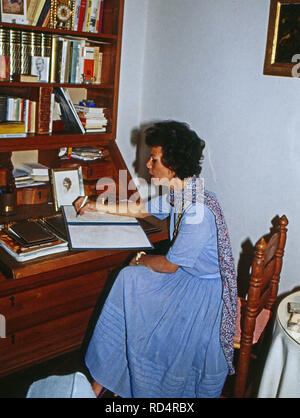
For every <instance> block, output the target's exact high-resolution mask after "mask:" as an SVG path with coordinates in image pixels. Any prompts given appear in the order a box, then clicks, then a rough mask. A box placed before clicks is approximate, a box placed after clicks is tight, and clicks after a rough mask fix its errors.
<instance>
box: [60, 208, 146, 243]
mask: <svg viewBox="0 0 300 418" xmlns="http://www.w3.org/2000/svg"><path fill="white" fill-rule="evenodd" d="M62 210H63V214H64V218H65V222H66V227H67V231H68V238H69V244H70V246H71V248H72V249H76V250H77V249H141V248H144V249H146V248H152V244H151V242H150V241H149V239H148V237H147V235H146V234H145V232H144V230H143V228H142V227H141V225H140V224H139V222H138V221H137V219H136V218H132V217H126V216H118V215H109V214H105V213H100V212H86V213H85V214H83V215H80V216H77V217H76V211H75V208H74V207H72V206H63V207H62Z"/></svg>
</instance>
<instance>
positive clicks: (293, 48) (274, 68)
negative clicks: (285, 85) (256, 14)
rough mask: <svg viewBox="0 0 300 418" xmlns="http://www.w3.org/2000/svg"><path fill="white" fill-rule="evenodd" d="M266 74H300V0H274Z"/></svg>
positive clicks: (268, 37) (272, 2)
mask: <svg viewBox="0 0 300 418" xmlns="http://www.w3.org/2000/svg"><path fill="white" fill-rule="evenodd" d="M264 74H265V75H277V76H284V77H298V78H299V77H300V0H270V12H269V25H268V36H267V46H266V54H265V63H264Z"/></svg>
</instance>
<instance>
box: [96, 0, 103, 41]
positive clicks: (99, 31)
mask: <svg viewBox="0 0 300 418" xmlns="http://www.w3.org/2000/svg"><path fill="white" fill-rule="evenodd" d="M103 11H104V0H101V3H100V11H99V19H98V22H97V32H98V33H101V32H102V24H103Z"/></svg>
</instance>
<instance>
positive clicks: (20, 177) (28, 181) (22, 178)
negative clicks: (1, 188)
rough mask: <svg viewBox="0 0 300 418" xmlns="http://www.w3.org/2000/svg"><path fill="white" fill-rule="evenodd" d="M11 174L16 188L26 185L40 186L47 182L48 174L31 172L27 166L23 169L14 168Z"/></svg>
mask: <svg viewBox="0 0 300 418" xmlns="http://www.w3.org/2000/svg"><path fill="white" fill-rule="evenodd" d="M13 176H14V179H15V185H16V188H17V189H19V188H21V187H26V186H30V187H32V186H41V185H44V184H47V183H49V174H48V173H47V174H42V175H41V174H31V171H30V169H29V168H28V167H27V168H26V170H24V169H20V168H18V169H16V168H15V169H14V170H13Z"/></svg>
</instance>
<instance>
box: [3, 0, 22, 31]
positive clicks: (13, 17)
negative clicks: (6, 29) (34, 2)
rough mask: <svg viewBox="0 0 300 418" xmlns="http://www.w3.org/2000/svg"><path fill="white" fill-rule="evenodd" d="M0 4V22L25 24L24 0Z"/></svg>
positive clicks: (7, 0) (8, 0)
mask: <svg viewBox="0 0 300 418" xmlns="http://www.w3.org/2000/svg"><path fill="white" fill-rule="evenodd" d="M0 2H1V22H6V23H19V24H23V25H26V24H27V18H26V10H27V1H26V0H0Z"/></svg>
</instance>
